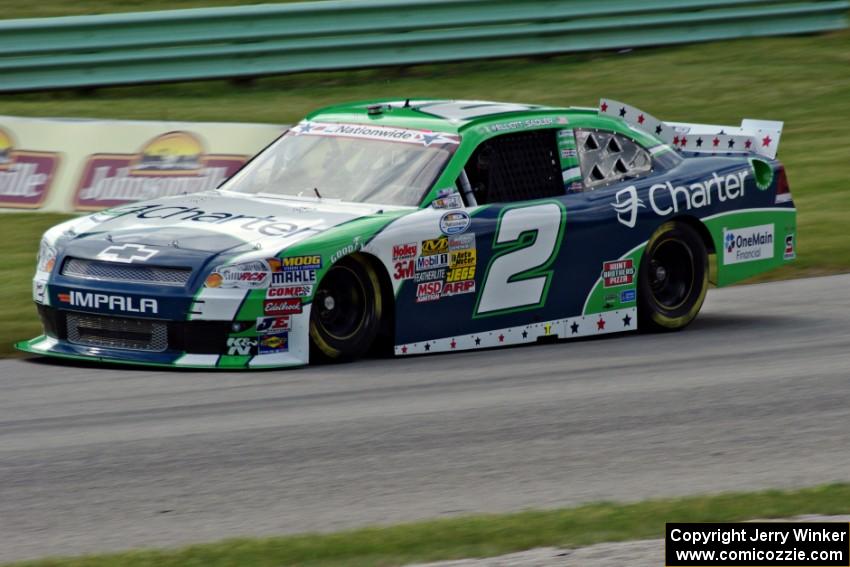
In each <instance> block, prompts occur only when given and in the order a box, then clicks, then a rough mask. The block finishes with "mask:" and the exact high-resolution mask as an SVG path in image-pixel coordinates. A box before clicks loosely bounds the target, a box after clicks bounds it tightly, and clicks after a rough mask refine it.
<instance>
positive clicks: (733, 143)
mask: <svg viewBox="0 0 850 567" xmlns="http://www.w3.org/2000/svg"><path fill="white" fill-rule="evenodd" d="M728 146H729V149H732V148H734V147H735V140H729V144H728Z"/></svg>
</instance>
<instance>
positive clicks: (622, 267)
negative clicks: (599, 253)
mask: <svg viewBox="0 0 850 567" xmlns="http://www.w3.org/2000/svg"><path fill="white" fill-rule="evenodd" d="M634 281H635V265H634V260H632V259H631V258H629V259H626V260H615V261H613V262H604V263H603V264H602V284H603V285H604V286H605V287H617V286H621V285H630V284H632V283H634Z"/></svg>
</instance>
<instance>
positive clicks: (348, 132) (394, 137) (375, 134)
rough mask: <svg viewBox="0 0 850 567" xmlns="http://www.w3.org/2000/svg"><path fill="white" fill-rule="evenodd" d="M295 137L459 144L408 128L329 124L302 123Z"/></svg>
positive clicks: (453, 138)
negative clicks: (332, 137) (308, 136)
mask: <svg viewBox="0 0 850 567" xmlns="http://www.w3.org/2000/svg"><path fill="white" fill-rule="evenodd" d="M290 131H291V132H292V133H293V134H295V135H296V136H300V135H304V134H307V135H310V136H337V137H344V138H360V139H364V140H381V141H385V142H403V143H405V144H417V145H422V146H426V147H427V146H430V145H442V144H459V143H460V137H459V136H456V135H453V134H443V133H442V132H432V131H430V130H412V129H409V128H394V127H391V126H377V125H374V124H329V123H324V122H309V121H304V122H301V123H300V124H298V125H297V126H295V127H294V128H292V130H290Z"/></svg>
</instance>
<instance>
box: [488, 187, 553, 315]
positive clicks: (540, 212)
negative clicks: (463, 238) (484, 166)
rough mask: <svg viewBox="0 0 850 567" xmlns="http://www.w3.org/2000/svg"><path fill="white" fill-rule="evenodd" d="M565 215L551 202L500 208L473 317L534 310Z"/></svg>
mask: <svg viewBox="0 0 850 567" xmlns="http://www.w3.org/2000/svg"><path fill="white" fill-rule="evenodd" d="M566 218H567V211H566V209H565V208H564V205H563V204H561V203H560V202H557V201H548V202H544V203H539V204H534V205H520V206H516V207H508V208H505V209H502V211H501V213H500V214H499V220H498V222H497V224H496V234H495V236H494V238H493V258H492V259H491V260H490V265H489V266H487V273H486V274H485V275H484V284H483V286H482V288H481V293H479V295H478V301H477V302H476V304H475V312H474V313H473V317H487V316H490V315H501V314H503V313H507V312H511V311H523V310H526V309H535V308H537V307H540V306H542V305H543V304H544V303H545V302H546V296H547V294H548V293H549V284H550V283H551V281H552V270H551V269H550V267H551V265H552V263H553V262H554V261H555V258H556V257H557V255H558V250H560V248H561V240H562V239H563V236H564V225H565V224H566Z"/></svg>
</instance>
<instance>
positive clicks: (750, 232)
mask: <svg viewBox="0 0 850 567" xmlns="http://www.w3.org/2000/svg"><path fill="white" fill-rule="evenodd" d="M773 241H774V235H773V225H772V224H763V225H760V226H748V227H745V228H734V229H731V230H727V229H725V228H724V229H723V263H724V264H740V263H742V262H755V261H756V260H767V259H770V258H773Z"/></svg>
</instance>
